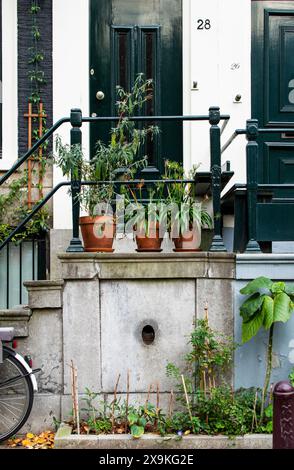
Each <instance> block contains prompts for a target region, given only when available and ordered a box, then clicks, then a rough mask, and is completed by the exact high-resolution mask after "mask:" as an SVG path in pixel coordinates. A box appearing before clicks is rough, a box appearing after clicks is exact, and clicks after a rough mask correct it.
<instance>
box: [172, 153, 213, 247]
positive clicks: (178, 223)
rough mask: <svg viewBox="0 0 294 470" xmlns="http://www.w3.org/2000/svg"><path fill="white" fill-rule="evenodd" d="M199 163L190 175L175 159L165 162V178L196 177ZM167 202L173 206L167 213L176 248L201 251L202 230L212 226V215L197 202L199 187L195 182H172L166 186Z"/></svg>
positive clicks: (181, 178)
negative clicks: (197, 189) (197, 188)
mask: <svg viewBox="0 0 294 470" xmlns="http://www.w3.org/2000/svg"><path fill="white" fill-rule="evenodd" d="M197 168H198V167H197V166H193V167H192V169H191V171H190V172H189V174H188V176H186V175H185V171H184V168H183V166H182V165H181V164H180V163H178V162H174V161H169V160H167V161H166V162H165V173H164V175H163V179H172V180H185V179H195V174H196V171H197ZM166 192H167V196H166V202H167V204H168V206H169V207H170V208H173V207H174V208H175V210H173V209H171V211H169V216H168V225H169V230H170V236H171V238H172V240H173V242H174V244H175V248H174V251H200V248H199V247H200V243H201V229H202V228H203V227H208V228H211V227H212V218H211V216H210V215H209V213H208V212H207V210H206V209H203V208H202V205H201V203H199V202H196V187H195V184H192V183H188V184H187V183H185V182H184V183H171V184H167V185H166Z"/></svg>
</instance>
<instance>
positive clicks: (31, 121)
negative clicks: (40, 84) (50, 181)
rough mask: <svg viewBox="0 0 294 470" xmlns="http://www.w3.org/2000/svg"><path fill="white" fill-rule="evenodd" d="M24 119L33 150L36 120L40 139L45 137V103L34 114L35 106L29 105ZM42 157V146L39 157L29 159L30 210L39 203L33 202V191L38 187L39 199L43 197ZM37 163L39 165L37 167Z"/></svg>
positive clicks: (29, 142)
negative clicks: (26, 122)
mask: <svg viewBox="0 0 294 470" xmlns="http://www.w3.org/2000/svg"><path fill="white" fill-rule="evenodd" d="M24 117H25V118H27V119H28V149H30V148H32V145H33V131H34V124H35V121H34V119H38V121H37V123H36V124H37V125H38V137H39V139H40V138H41V137H42V136H43V118H45V117H47V115H46V114H44V111H43V103H39V106H38V112H37V113H34V112H33V104H32V103H29V104H28V113H26V114H24ZM42 157H43V146H42V145H41V146H40V147H39V149H38V156H36V155H33V156H32V157H30V158H29V159H28V162H27V169H28V201H27V203H28V208H29V209H31V208H32V206H33V205H34V204H35V203H36V202H37V201H35V200H33V197H32V190H33V189H34V188H36V187H38V189H39V199H41V198H42V197H43V169H42ZM36 163H37V165H35V164H36ZM35 168H36V169H37V178H38V182H37V184H34V182H33V171H34V169H35Z"/></svg>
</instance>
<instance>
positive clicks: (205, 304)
mask: <svg viewBox="0 0 294 470" xmlns="http://www.w3.org/2000/svg"><path fill="white" fill-rule="evenodd" d="M204 317H205V320H206V321H207V323H208V302H207V300H206V301H205V303H204Z"/></svg>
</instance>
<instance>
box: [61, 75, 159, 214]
mask: <svg viewBox="0 0 294 470" xmlns="http://www.w3.org/2000/svg"><path fill="white" fill-rule="evenodd" d="M151 91H152V80H145V79H144V76H143V74H139V75H138V76H137V78H136V80H135V83H134V86H133V87H132V89H131V91H130V92H127V91H125V90H124V89H123V88H121V87H117V97H118V100H117V102H116V107H117V111H118V116H119V120H118V122H117V125H116V127H115V128H112V129H111V134H110V140H109V142H108V143H107V144H106V143H104V142H102V141H98V142H97V144H96V150H95V153H94V155H93V157H92V159H91V160H88V161H86V160H85V158H84V155H83V151H82V149H81V148H80V147H79V146H77V145H76V146H69V145H63V144H62V142H61V140H60V138H57V140H56V152H57V156H55V162H56V163H57V165H59V166H60V168H61V170H62V172H63V175H64V176H70V175H71V174H73V176H74V178H75V177H77V176H78V175H79V176H80V177H81V178H82V179H84V180H88V181H94V182H95V181H96V182H100V184H99V185H97V186H84V187H82V189H81V193H80V201H81V204H82V207H83V208H84V209H85V210H86V211H87V212H88V213H89V215H95V209H96V206H97V204H101V203H105V204H106V205H111V203H112V201H113V198H114V196H115V194H116V193H117V192H118V188H116V187H115V183H114V181H115V180H116V179H118V178H120V179H122V178H123V179H125V180H129V179H131V178H132V177H133V176H134V175H135V174H136V172H137V171H138V169H139V168H143V167H144V166H145V165H146V156H143V157H141V156H140V150H141V148H142V146H143V144H144V142H145V139H146V137H147V135H148V136H153V135H155V134H156V133H157V132H158V129H157V128H156V127H155V126H147V127H143V128H140V129H138V128H136V126H135V122H134V121H131V120H130V119H129V117H130V116H133V115H134V114H136V113H138V112H139V111H140V110H141V109H142V107H143V105H144V103H145V102H146V101H147V100H149V99H150V97H151ZM103 181H106V182H107V183H101V182H103Z"/></svg>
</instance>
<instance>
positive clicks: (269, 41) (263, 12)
mask: <svg viewBox="0 0 294 470" xmlns="http://www.w3.org/2000/svg"><path fill="white" fill-rule="evenodd" d="M252 117H253V118H257V119H258V120H259V127H263V128H271V127H275V128H279V127H288V128H292V127H293V133H292V132H290V133H289V132H288V133H283V132H282V131H280V132H277V133H274V134H272V133H271V134H262V135H260V138H259V143H260V155H259V175H258V179H259V182H260V183H278V184H281V183H285V184H286V183H294V1H270V2H269V1H254V2H253V7H252ZM275 196H276V197H277V198H290V199H293V200H294V195H293V192H292V193H291V190H286V189H284V190H279V191H276V193H275Z"/></svg>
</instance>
